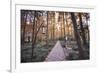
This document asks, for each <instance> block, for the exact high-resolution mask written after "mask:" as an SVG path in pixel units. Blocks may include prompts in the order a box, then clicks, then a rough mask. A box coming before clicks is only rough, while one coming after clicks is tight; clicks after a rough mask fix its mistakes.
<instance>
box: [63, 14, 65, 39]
mask: <svg viewBox="0 0 100 73" xmlns="http://www.w3.org/2000/svg"><path fill="white" fill-rule="evenodd" d="M64 16H65V13H64V14H63V29H64V38H65V19H64Z"/></svg>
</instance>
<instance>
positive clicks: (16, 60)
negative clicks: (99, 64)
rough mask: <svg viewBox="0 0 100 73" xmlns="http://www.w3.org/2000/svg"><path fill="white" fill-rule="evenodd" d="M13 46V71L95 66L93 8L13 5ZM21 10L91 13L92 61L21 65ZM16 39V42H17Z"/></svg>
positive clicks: (17, 72)
mask: <svg viewBox="0 0 100 73" xmlns="http://www.w3.org/2000/svg"><path fill="white" fill-rule="evenodd" d="M12 5H13V6H14V7H12V14H11V15H12V20H11V21H12V22H11V24H12V25H11V29H12V30H11V33H12V35H11V36H12V38H11V39H12V46H11V48H12V49H11V71H12V72H16V73H19V72H25V71H33V72H35V71H39V70H40V72H41V71H45V70H54V69H67V68H76V67H77V68H79V67H88V66H94V65H95V61H96V60H95V49H96V47H95V15H94V13H95V12H94V11H95V10H94V8H93V7H90V8H89V7H86V6H85V7H84V6H83V7H84V8H81V7H77V6H75V5H73V6H72V5H71V6H70V5H69V6H66V5H65V6H46V5H29V4H28V5H27V4H25V5H24V4H12ZM20 9H27V10H50V11H51V10H52V11H68V12H89V13H90V24H91V25H90V36H91V37H90V43H91V44H90V60H84V61H62V62H48V63H44V62H41V63H24V64H21V63H20ZM15 39H16V40H15Z"/></svg>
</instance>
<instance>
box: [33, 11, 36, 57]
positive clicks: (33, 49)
mask: <svg viewBox="0 0 100 73" xmlns="http://www.w3.org/2000/svg"><path fill="white" fill-rule="evenodd" d="M35 14H36V12H34V21H33V26H32V27H33V31H32V58H33V53H34V33H35V32H34V31H35V30H34V28H35V18H36V16H35Z"/></svg>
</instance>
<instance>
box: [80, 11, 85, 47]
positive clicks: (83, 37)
mask: <svg viewBox="0 0 100 73" xmlns="http://www.w3.org/2000/svg"><path fill="white" fill-rule="evenodd" d="M79 20H80V29H81V31H82V33H81V37H82V40H83V45H84V46H85V45H86V37H85V31H84V28H83V23H82V14H81V13H79Z"/></svg>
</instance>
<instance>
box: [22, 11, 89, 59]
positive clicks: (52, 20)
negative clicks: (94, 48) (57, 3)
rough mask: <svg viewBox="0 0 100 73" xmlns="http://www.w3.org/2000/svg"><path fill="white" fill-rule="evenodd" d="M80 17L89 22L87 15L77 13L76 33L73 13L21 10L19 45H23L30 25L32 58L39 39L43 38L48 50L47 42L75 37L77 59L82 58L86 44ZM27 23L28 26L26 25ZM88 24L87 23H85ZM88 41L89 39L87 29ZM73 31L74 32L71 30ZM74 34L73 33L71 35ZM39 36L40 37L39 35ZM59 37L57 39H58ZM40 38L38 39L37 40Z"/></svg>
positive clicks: (75, 21) (75, 20)
mask: <svg viewBox="0 0 100 73" xmlns="http://www.w3.org/2000/svg"><path fill="white" fill-rule="evenodd" d="M82 15H84V16H85V17H86V21H88V20H89V14H88V13H78V15H77V17H79V26H80V29H79V30H80V31H81V33H80V32H79V31H78V26H77V19H76V16H75V13H74V12H57V11H35V10H21V44H22V45H24V42H25V34H26V32H27V31H26V27H27V25H31V28H29V30H31V34H32V35H31V39H32V40H31V43H32V45H31V46H32V58H33V57H34V48H35V45H36V42H37V41H38V40H39V39H42V38H44V39H45V40H43V41H45V42H46V45H47V48H48V43H49V40H53V41H54V40H55V39H59V38H64V39H65V37H66V36H67V37H70V36H69V35H71V36H72V35H73V34H74V36H75V40H76V41H77V45H78V51H79V58H80V59H83V58H84V51H83V49H84V45H86V44H87V41H86V39H87V37H86V31H85V29H84V25H83V19H82ZM28 22H29V24H28ZM87 23H88V22H87ZM86 28H87V29H88V32H87V33H88V39H89V28H88V27H86ZM41 29H42V30H41ZM72 29H74V31H73V30H72ZM72 32H74V33H72ZM70 33H71V34H70ZM40 34H41V35H40ZM58 36H59V37H58ZM39 37H40V38H39Z"/></svg>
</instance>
